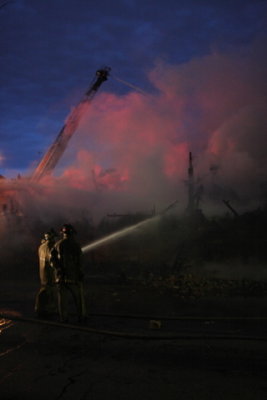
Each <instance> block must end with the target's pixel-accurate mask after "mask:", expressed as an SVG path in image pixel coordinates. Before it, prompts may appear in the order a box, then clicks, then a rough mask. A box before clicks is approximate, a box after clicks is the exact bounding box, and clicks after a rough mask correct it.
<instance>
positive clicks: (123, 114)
mask: <svg viewBox="0 0 267 400" xmlns="http://www.w3.org/2000/svg"><path fill="white" fill-rule="evenodd" d="M1 4H2V5H3V6H2V7H1V8H0V30H1V35H0V43H1V45H0V55H1V75H0V79H1V92H0V93H1V94H0V95H1V100H0V107H1V108H0V118H1V120H0V138H1V140H0V174H2V175H4V176H7V177H15V176H16V175H17V174H18V173H20V174H22V175H27V174H30V173H31V172H32V170H33V169H34V167H35V166H36V165H37V163H38V161H39V160H40V158H41V156H42V155H43V154H44V153H45V151H46V150H47V148H48V147H49V145H50V144H51V143H52V142H53V140H54V139H55V138H56V136H57V134H58V132H59V131H60V129H61V127H62V126H63V124H64V121H65V119H66V117H67V116H68V114H69V112H70V110H71V109H72V107H74V106H75V105H76V104H77V103H78V102H79V100H80V99H81V98H82V96H83V94H84V93H85V91H86V90H87V89H88V87H89V86H90V83H91V82H92V79H93V78H94V76H95V72H96V70H97V69H99V68H101V67H103V66H109V67H111V69H112V70H111V76H110V78H109V80H108V81H107V82H105V83H103V86H102V87H101V89H100V90H99V92H98V93H97V94H96V96H95V98H94V100H93V102H92V104H91V108H90V111H89V112H88V113H87V115H86V116H85V118H84V120H83V122H82V123H81V127H80V129H79V130H78V132H77V133H76V134H75V135H74V137H73V138H72V140H71V142H70V144H69V147H68V149H67V151H66V153H65V154H64V156H63V158H62V160H61V162H60V164H59V166H58V168H57V169H56V171H55V175H56V176H57V177H58V179H65V181H64V182H66V181H68V184H72V177H73V176H75V185H76V186H78V187H86V184H88V189H90V188H91V186H92V185H93V184H95V183H96V182H93V183H92V179H91V173H92V171H94V177H95V178H96V179H97V184H98V187H102V188H104V187H106V188H108V189H114V188H115V189H121V188H125V187H126V186H127V184H128V185H129V182H131V183H130V186H128V188H129V187H131V190H132V191H133V192H134V193H135V194H136V195H139V194H140V192H141V191H140V190H137V189H136V188H137V187H139V188H140V187H144V185H147V182H149V184H148V186H146V187H147V190H148V191H149V193H150V195H151V197H153V196H157V194H158V192H159V187H160V188H161V192H162V191H165V192H167V187H168V188H170V187H172V188H173V187H174V186H171V185H173V184H174V183H173V182H178V180H179V179H180V180H181V179H183V178H184V175H186V163H187V154H188V151H193V154H194V157H195V162H196V167H197V168H198V171H199V174H200V176H201V178H203V177H205V176H206V175H208V174H213V178H214V175H216V176H217V179H218V181H220V183H221V187H224V188H226V187H227V188H230V189H229V190H230V191H231V190H232V191H234V190H236V192H238V193H239V194H240V193H242V196H247V195H248V193H249V192H250V191H251V190H250V189H251V186H250V185H252V186H253V185H256V184H257V188H259V187H263V186H264V185H265V183H266V182H267V173H266V168H267V153H266V144H267V139H266V138H267V135H266V134H267V132H266V126H267V124H266V122H267V117H266V116H267V87H266V82H267V80H266V71H267V69H266V48H267V46H266V44H267V43H266V33H267V23H266V22H267V1H259V0H258V1H257V0H256V1H252V0H250V1H246V0H240V1H239V0H232V1H228V0H223V1H221V0H217V1H212V0H206V1H204V0H199V1H197V0H195V1H194V0H187V1H177V0H167V1H163V0H153V1H152V0H142V1H141V0H117V1H113V2H111V1H108V0H104V1H103V0H102V1H101V2H94V1H86V0H45V1H42V0H13V1H12V0H10V1H4V0H2V1H1V2H0V5H1ZM116 78H118V79H121V80H123V81H126V82H127V83H129V84H130V85H133V87H134V86H135V87H136V88H140V89H141V90H142V91H144V92H145V94H142V93H141V92H140V91H138V90H135V89H134V88H133V87H131V86H130V85H128V86H127V85H125V84H124V83H122V82H120V81H119V80H118V79H116ZM88 171H89V172H88ZM140 171H142V172H140ZM144 171H146V174H145V175H146V180H145V179H144V177H143V176H144ZM155 176H156V183H155V179H154V178H153V177H155ZM255 176H257V178H256V179H255ZM213 178H212V176H211V177H210V178H209V179H210V180H211V179H213ZM90 179H91V180H90ZM203 179H204V178H203ZM89 180H90V182H91V183H90V184H89V183H88V182H89ZM167 181H168V182H167ZM255 181H256V182H255ZM86 182H87V183H86ZM170 182H172V183H171V184H170ZM90 185H91V186H90ZM233 188H235V189H233ZM254 189H255V188H254V187H253V190H254ZM171 190H173V189H171ZM255 190H258V189H255ZM242 196H241V197H242ZM170 198H172V196H170Z"/></svg>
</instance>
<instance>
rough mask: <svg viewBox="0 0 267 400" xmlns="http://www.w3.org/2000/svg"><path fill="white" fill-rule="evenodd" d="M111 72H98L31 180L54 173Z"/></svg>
mask: <svg viewBox="0 0 267 400" xmlns="http://www.w3.org/2000/svg"><path fill="white" fill-rule="evenodd" d="M109 72H110V68H109V67H105V68H103V69H99V70H98V71H96V78H95V79H94V81H93V83H92V85H91V86H90V87H89V89H88V90H87V91H86V93H85V95H84V98H83V99H82V100H81V101H80V103H79V104H78V105H77V106H76V107H75V108H74V109H73V110H72V111H71V113H70V114H69V116H68V117H67V120H66V122H65V124H64V126H63V127H62V129H61V130H60V132H59V134H58V136H57V138H56V140H55V141H54V143H52V145H51V146H50V148H49V149H48V151H47V152H46V153H45V155H44V156H43V158H42V160H41V161H40V163H39V164H38V166H37V167H36V169H35V171H34V172H33V174H32V177H31V180H33V181H35V182H38V181H39V180H41V179H42V178H43V177H44V176H46V175H48V174H50V173H51V172H52V171H53V169H54V168H55V166H56V165H57V163H58V161H59V160H60V158H61V157H62V155H63V153H64V151H65V149H66V147H67V145H68V142H69V140H70V138H71V137H72V135H73V134H74V132H75V131H76V130H77V128H78V125H79V123H80V120H81V118H82V116H83V115H84V112H85V111H86V109H87V107H88V105H89V103H90V101H91V100H92V99H93V97H94V95H95V94H96V92H97V90H98V89H99V87H100V86H101V84H102V83H103V82H104V81H106V80H107V79H108V75H109Z"/></svg>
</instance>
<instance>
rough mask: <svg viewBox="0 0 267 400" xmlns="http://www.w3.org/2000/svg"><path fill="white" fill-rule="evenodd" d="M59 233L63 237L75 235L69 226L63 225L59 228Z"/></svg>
mask: <svg viewBox="0 0 267 400" xmlns="http://www.w3.org/2000/svg"><path fill="white" fill-rule="evenodd" d="M61 232H62V233H63V234H65V235H72V234H73V233H76V231H75V229H74V228H73V226H72V225H71V224H64V225H63V226H62V228H61Z"/></svg>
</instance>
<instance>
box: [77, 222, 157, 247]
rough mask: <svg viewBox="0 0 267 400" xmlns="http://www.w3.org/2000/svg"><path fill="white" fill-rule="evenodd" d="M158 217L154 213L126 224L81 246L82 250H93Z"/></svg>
mask: <svg viewBox="0 0 267 400" xmlns="http://www.w3.org/2000/svg"><path fill="white" fill-rule="evenodd" d="M159 217H160V215H156V216H154V217H150V218H147V219H145V220H144V221H141V222H138V223H137V224H134V225H131V226H128V227H127V228H123V229H121V230H119V231H117V232H114V233H111V234H110V235H107V236H105V237H103V238H102V239H98V240H96V241H94V242H92V243H90V244H87V245H86V246H83V247H82V252H83V253H87V252H88V251H90V250H93V249H95V248H97V247H99V246H102V245H103V244H106V243H108V242H110V241H112V240H115V239H119V238H121V237H123V236H126V235H128V234H129V233H132V232H133V231H134V230H135V229H138V228H142V227H144V226H145V225H147V224H149V223H151V222H152V221H155V220H156V219H158V218H159Z"/></svg>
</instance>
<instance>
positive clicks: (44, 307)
mask: <svg viewBox="0 0 267 400" xmlns="http://www.w3.org/2000/svg"><path fill="white" fill-rule="evenodd" d="M55 237H56V233H55V231H54V230H53V229H51V230H50V231H49V232H46V233H45V234H44V238H43V239H42V241H41V245H40V246H39V248H38V256H39V277H40V284H41V287H40V289H39V291H38V293H37V296H36V299H35V312H36V313H37V315H38V316H39V317H44V316H49V315H51V314H54V313H56V312H57V296H56V286H55V283H56V279H55V278H56V277H55V269H54V268H53V267H52V266H51V263H50V258H51V250H52V248H53V246H54V244H55Z"/></svg>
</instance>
